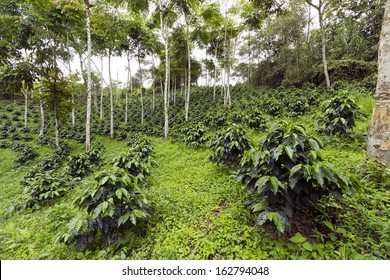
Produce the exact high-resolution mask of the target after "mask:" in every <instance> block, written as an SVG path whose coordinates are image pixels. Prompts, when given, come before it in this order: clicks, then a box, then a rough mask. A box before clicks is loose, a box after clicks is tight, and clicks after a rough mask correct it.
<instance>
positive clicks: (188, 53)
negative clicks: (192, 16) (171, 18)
mask: <svg viewBox="0 0 390 280" xmlns="http://www.w3.org/2000/svg"><path fill="white" fill-rule="evenodd" d="M188 25H189V23H188V22H187V24H186V27H187V33H186V39H187V55H188V79H187V82H188V86H187V102H186V106H185V115H186V116H185V119H186V121H188V112H189V109H190V96H191V44H190V43H191V42H190V38H189V27H188Z"/></svg>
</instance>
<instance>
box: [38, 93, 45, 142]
mask: <svg viewBox="0 0 390 280" xmlns="http://www.w3.org/2000/svg"><path fill="white" fill-rule="evenodd" d="M39 108H40V109H41V128H40V130H39V136H42V135H43V133H44V131H45V111H44V109H43V102H42V100H40V101H39Z"/></svg>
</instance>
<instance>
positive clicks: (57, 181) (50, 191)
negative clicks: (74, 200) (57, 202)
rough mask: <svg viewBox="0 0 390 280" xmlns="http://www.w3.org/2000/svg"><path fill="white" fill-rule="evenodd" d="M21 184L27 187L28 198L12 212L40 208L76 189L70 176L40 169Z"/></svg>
mask: <svg viewBox="0 0 390 280" xmlns="http://www.w3.org/2000/svg"><path fill="white" fill-rule="evenodd" d="M21 183H23V185H25V188H24V191H23V193H24V194H25V195H27V198H26V199H24V200H22V201H21V202H20V203H18V204H16V205H15V206H14V207H13V209H12V211H18V210H21V209H25V208H39V207H41V206H44V205H45V203H47V202H48V201H52V200H54V199H57V198H59V197H62V196H64V195H65V194H66V193H67V192H68V191H69V189H71V188H73V187H74V183H73V182H72V179H71V178H70V177H69V176H68V175H66V174H64V173H57V172H56V171H54V170H50V171H45V170H43V169H39V168H36V169H35V170H34V172H31V173H30V174H29V178H26V177H25V180H24V181H23V182H21Z"/></svg>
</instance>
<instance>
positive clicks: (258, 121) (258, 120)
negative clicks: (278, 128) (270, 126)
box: [246, 109, 267, 130]
mask: <svg viewBox="0 0 390 280" xmlns="http://www.w3.org/2000/svg"><path fill="white" fill-rule="evenodd" d="M246 123H247V124H248V127H249V128H254V129H259V130H264V129H266V127H267V126H266V123H267V120H266V118H264V116H263V113H262V112H261V111H260V110H257V109H256V110H253V111H252V112H250V113H249V114H248V115H247V117H246Z"/></svg>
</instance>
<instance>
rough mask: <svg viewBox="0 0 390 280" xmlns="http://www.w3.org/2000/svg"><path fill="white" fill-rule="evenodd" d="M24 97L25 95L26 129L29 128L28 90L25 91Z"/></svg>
mask: <svg viewBox="0 0 390 280" xmlns="http://www.w3.org/2000/svg"><path fill="white" fill-rule="evenodd" d="M23 95H24V127H26V128H27V125H28V121H27V116H28V92H27V89H24V90H23Z"/></svg>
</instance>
